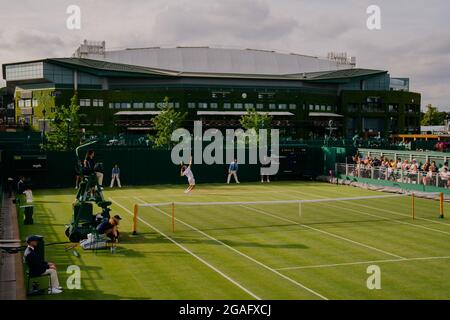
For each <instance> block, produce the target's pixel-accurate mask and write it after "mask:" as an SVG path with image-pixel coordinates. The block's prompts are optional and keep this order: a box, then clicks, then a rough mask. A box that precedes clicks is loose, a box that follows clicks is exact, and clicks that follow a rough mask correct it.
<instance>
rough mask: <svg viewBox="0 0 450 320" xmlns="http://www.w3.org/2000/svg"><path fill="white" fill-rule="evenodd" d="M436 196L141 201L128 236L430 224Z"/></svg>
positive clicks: (438, 212) (437, 212) (439, 213)
mask: <svg viewBox="0 0 450 320" xmlns="http://www.w3.org/2000/svg"><path fill="white" fill-rule="evenodd" d="M437 198H438V199H439V200H438V201H436V200H430V199H423V198H418V197H416V196H415V195H414V194H412V193H407V194H389V195H376V196H361V197H348V198H324V197H322V198H318V199H298V200H267V201H229V202H225V201H211V202H179V201H175V202H163V203H146V202H145V201H144V200H142V201H140V202H139V203H136V204H135V205H134V210H133V213H134V219H133V233H134V234H136V233H137V231H138V226H139V225H140V224H142V223H144V224H151V226H152V227H155V228H157V229H158V230H159V231H161V232H165V233H167V232H169V233H170V232H175V231H177V232H189V231H192V230H193V229H198V230H217V231H220V230H228V231H229V232H231V230H245V229H249V230H253V231H254V230H258V229H267V230H270V228H278V229H279V228H282V227H286V228H289V227H291V226H298V225H305V226H308V225H311V226H312V225H327V224H328V225H333V224H340V225H345V224H348V225H349V226H357V225H364V224H373V223H378V222H382V221H391V220H399V221H402V220H403V221H411V220H418V221H428V222H430V223H432V222H438V221H439V219H440V218H444V216H445V214H444V201H443V197H442V195H440V196H439V195H438V196H437ZM253 231H252V232H253ZM235 232H236V231H235Z"/></svg>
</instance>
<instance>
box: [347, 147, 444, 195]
mask: <svg viewBox="0 0 450 320" xmlns="http://www.w3.org/2000/svg"><path fill="white" fill-rule="evenodd" d="M353 162H354V168H353V171H352V172H351V174H352V175H354V176H357V177H363V178H372V179H384V180H392V181H398V182H406V183H415V184H423V185H435V186H439V187H445V188H446V187H447V186H450V183H449V180H450V171H449V168H448V162H445V163H444V165H442V166H437V165H436V162H435V161H430V160H426V161H425V162H424V163H419V162H418V161H417V160H416V159H412V160H411V161H410V160H402V159H400V158H397V159H388V158H387V157H385V156H383V155H382V156H381V157H379V158H378V157H362V156H360V155H356V156H354V157H353Z"/></svg>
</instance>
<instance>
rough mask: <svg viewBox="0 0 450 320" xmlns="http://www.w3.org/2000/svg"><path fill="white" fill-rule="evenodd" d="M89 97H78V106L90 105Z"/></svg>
mask: <svg viewBox="0 0 450 320" xmlns="http://www.w3.org/2000/svg"><path fill="white" fill-rule="evenodd" d="M90 106H91V99H80V107H90Z"/></svg>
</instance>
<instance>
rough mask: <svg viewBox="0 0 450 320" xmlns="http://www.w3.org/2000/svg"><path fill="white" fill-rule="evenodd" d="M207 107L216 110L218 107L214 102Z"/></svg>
mask: <svg viewBox="0 0 450 320" xmlns="http://www.w3.org/2000/svg"><path fill="white" fill-rule="evenodd" d="M209 106H210V107H211V109H217V108H218V107H219V105H218V104H217V103H216V102H213V103H211V104H210V105H209Z"/></svg>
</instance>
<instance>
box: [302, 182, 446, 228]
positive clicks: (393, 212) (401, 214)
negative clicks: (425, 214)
mask: <svg viewBox="0 0 450 320" xmlns="http://www.w3.org/2000/svg"><path fill="white" fill-rule="evenodd" d="M311 189H316V190H320V189H319V188H316V187H311ZM296 192H300V191H296ZM332 192H334V193H337V194H339V192H336V191H335V190H332ZM303 194H306V193H303ZM321 197H322V196H321ZM381 201H382V200H381ZM359 206H364V205H362V204H359ZM364 207H368V206H364ZM368 208H371V207H368ZM377 210H379V211H384V212H387V213H392V214H395V215H399V216H404V217H411V216H410V215H407V214H403V213H400V212H396V211H392V210H388V209H382V208H380V209H378V208H377ZM415 219H417V220H424V221H428V222H432V223H436V224H442V225H446V226H450V223H445V222H442V221H435V220H431V219H427V218H421V217H415Z"/></svg>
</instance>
